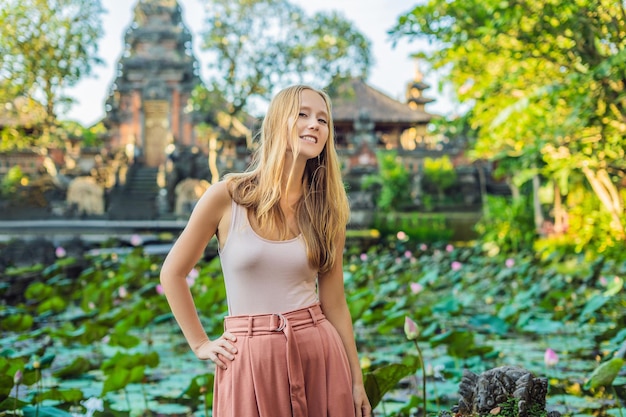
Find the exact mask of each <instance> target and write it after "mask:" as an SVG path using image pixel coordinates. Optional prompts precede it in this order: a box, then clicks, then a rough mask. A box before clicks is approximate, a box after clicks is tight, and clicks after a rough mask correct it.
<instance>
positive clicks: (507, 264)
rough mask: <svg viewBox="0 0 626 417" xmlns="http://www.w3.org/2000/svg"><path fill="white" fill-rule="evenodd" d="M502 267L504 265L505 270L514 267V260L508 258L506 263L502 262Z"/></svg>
mask: <svg viewBox="0 0 626 417" xmlns="http://www.w3.org/2000/svg"><path fill="white" fill-rule="evenodd" d="M504 265H506V267H507V268H513V267H514V266H515V259H513V258H508V259H507V260H506V261H504Z"/></svg>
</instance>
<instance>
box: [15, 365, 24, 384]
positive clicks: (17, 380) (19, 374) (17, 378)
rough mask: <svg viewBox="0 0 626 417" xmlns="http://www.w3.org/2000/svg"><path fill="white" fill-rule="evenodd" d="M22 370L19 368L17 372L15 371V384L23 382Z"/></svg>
mask: <svg viewBox="0 0 626 417" xmlns="http://www.w3.org/2000/svg"><path fill="white" fill-rule="evenodd" d="M22 376H23V375H22V370H21V369H18V370H17V372H15V375H14V376H13V383H14V384H15V385H19V384H21V383H22Z"/></svg>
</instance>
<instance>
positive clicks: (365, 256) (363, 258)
mask: <svg viewBox="0 0 626 417" xmlns="http://www.w3.org/2000/svg"><path fill="white" fill-rule="evenodd" d="M361 260H362V261H363V262H365V261H367V253H362V254H361Z"/></svg>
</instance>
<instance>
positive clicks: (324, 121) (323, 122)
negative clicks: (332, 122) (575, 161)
mask: <svg viewBox="0 0 626 417" xmlns="http://www.w3.org/2000/svg"><path fill="white" fill-rule="evenodd" d="M317 121H318V122H320V123H321V124H324V125H325V124H326V123H328V122H327V121H326V120H325V119H317Z"/></svg>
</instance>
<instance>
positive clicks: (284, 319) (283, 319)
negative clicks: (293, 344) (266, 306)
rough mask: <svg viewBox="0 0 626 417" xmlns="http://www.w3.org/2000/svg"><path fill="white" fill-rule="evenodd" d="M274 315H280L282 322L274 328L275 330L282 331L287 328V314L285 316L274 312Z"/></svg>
mask: <svg viewBox="0 0 626 417" xmlns="http://www.w3.org/2000/svg"><path fill="white" fill-rule="evenodd" d="M272 315H273V316H276V317H278V319H279V320H280V324H279V325H278V327H277V328H275V329H272V331H273V332H282V331H283V329H284V328H285V325H286V324H287V319H286V318H285V316H283V315H282V314H280V313H273V314H272Z"/></svg>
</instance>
